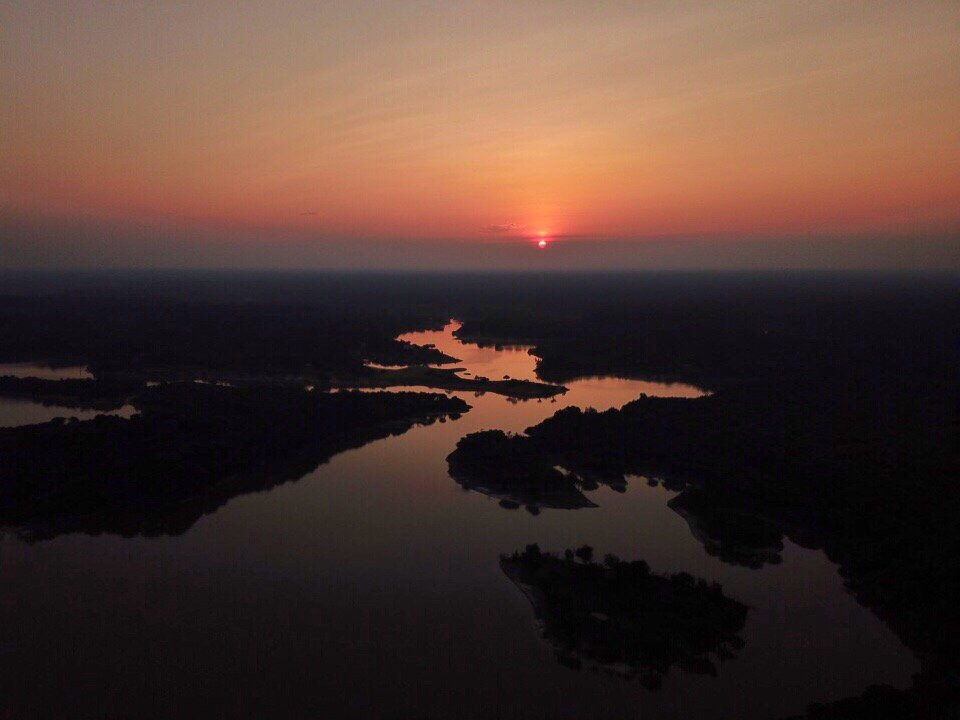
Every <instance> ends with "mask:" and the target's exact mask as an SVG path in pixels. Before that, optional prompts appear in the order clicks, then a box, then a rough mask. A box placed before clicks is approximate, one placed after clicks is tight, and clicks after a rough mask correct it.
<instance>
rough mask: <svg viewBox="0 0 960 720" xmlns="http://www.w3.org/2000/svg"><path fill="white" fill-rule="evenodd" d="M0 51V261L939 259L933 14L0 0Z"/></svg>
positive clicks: (454, 2) (944, 220)
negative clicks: (545, 241) (537, 245)
mask: <svg viewBox="0 0 960 720" xmlns="http://www.w3.org/2000/svg"><path fill="white" fill-rule="evenodd" d="M0 33H2V36H0V61H2V62H0V81H2V84H0V253H2V256H0V266H3V265H6V266H18V265H19V266H24V265H58V264H60V265H110V264H126V265H138V264H146V265H177V264H187V265H189V264H201V265H219V264H223V265H236V264H239V265H246V264H253V265H256V264H268V265H269V264H275V263H276V262H279V263H280V264H284V265H311V264H317V265H324V264H332V265H347V266H349V265H357V266H370V265H372V266H390V265H394V264H395V265H405V266H425V267H426V266H430V265H431V263H432V262H433V259H436V262H437V263H438V264H439V265H445V266H455V265H457V264H458V263H459V264H463V265H472V264H477V265H484V264H489V263H487V262H486V260H488V259H490V258H501V260H498V261H497V262H495V263H493V264H503V265H506V266H511V265H513V264H514V263H519V265H529V264H530V263H542V262H547V261H546V260H544V258H546V257H550V258H554V257H559V256H561V255H563V253H566V260H565V261H564V262H565V263H566V264H568V265H570V266H572V267H575V266H578V264H583V265H584V266H593V265H601V266H602V265H605V264H609V265H613V266H622V265H624V264H626V265H638V266H646V265H653V266H658V265H661V266H662V265H664V264H666V265H671V263H672V264H674V265H678V266H693V267H697V266H704V267H712V266H716V265H722V266H741V265H743V266H758V265H759V266H763V265H765V264H772V265H782V264H787V265H789V264H800V265H804V266H808V265H812V266H817V265H825V266H830V265H843V266H861V265H862V266H865V267H868V266H873V265H875V264H880V265H885V264H887V265H892V266H914V265H928V266H943V265H944V264H946V265H949V266H953V267H957V266H960V252H958V241H957V238H958V230H960V3H958V2H957V1H956V0H943V1H942V2H933V1H931V2H882V1H880V2H868V3H860V2H856V3H854V2H837V1H836V0H831V1H830V2H820V1H818V0H806V1H804V2H773V1H771V0H765V1H764V2H715V3H685V2H596V1H594V2H587V1H586V0H582V1H576V2H573V1H566V0H550V1H545V2H520V1H519V0H514V1H513V2H479V1H477V0H446V1H445V2H399V1H398V2H363V1H357V0H353V1H350V2H342V3H318V2H297V1H296V0H287V1H284V2H280V1H279V0H277V1H275V2H258V3H247V2H217V1H215V0H205V1H204V2H202V3H200V2H183V3H179V2H116V1H114V2H93V1H87V2H62V1H60V2H11V1H10V0H0ZM538 231H544V232H546V233H548V234H549V235H550V237H551V244H550V247H548V248H547V250H545V251H536V250H534V249H533V243H532V242H531V240H530V238H531V237H532V236H534V235H535V234H536V233H537V232H538ZM851 238H855V240H851ZM873 239H875V240H873ZM832 242H836V243H837V246H836V247H834V246H832V245H831V243H832ZM872 242H876V245H875V246H874V245H872V244H871V243H872ZM564 246H566V248H567V249H566V250H562V248H563V247H564ZM704 247H707V248H708V249H707V250H702V248H704ZM874 247H876V253H874V252H873V250H872V248H874ZM658 248H660V250H657V249H658ZM696 248H701V250H697V249H696ZM777 248H780V249H783V248H788V249H791V248H792V250H790V251H789V252H787V254H786V255H783V257H781V256H779V255H777V252H779V251H778V250H776V249H777ZM797 248H799V250H797ZM843 248H847V249H846V250H843ZM574 249H576V252H574ZM561 250H562V251H561ZM537 252H539V256H536V255H534V256H535V257H537V258H538V259H536V260H534V259H532V258H530V257H527V256H528V255H531V253H534V254H535V253H537ZM657 252H662V253H666V255H665V257H667V258H668V261H664V260H663V257H660V256H658V255H657ZM838 252H839V253H840V255H839V256H838V255H837V253H838ZM519 253H524V255H520V254H519ZM671 253H672V254H671ZM678 253H679V254H678ZM798 253H799V254H798ZM818 253H819V254H818ZM844 253H845V254H844ZM884 253H885V254H884ZM448 256H449V257H448ZM841 256H842V258H843V259H842V260H841V259H838V258H839V257H841ZM658 257H660V260H657V258H658ZM791 257H792V258H794V259H793V260H790V259H789V258H791ZM797 257H799V258H801V260H796V258H797ZM442 258H447V259H445V260H442V262H441V259H442ZM511 258H514V259H511ZM577 258H579V259H577ZM598 258H600V260H598ZM670 258H672V259H670ZM778 258H779V259H778ZM784 258H788V259H784ZM818 258H819V259H818ZM877 258H888V259H889V262H887V261H883V262H879V261H878V260H877ZM278 259H279V260H278Z"/></svg>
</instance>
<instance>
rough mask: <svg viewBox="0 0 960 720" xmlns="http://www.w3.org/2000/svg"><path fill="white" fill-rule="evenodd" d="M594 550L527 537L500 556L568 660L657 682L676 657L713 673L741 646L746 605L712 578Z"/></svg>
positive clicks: (693, 669) (545, 632)
mask: <svg viewBox="0 0 960 720" xmlns="http://www.w3.org/2000/svg"><path fill="white" fill-rule="evenodd" d="M592 552H593V551H592V548H590V547H588V546H584V547H582V548H579V549H578V550H576V551H574V550H572V549H571V550H567V551H566V552H565V554H564V557H560V556H557V555H552V554H550V553H544V552H542V551H541V550H540V548H539V547H538V546H537V545H528V546H527V547H526V549H525V550H524V551H523V552H522V553H520V552H515V553H513V555H511V556H503V557H501V559H500V566H501V568H503V571H504V572H505V573H506V574H507V576H508V577H509V578H510V579H511V580H513V581H514V582H515V583H516V584H517V586H518V587H519V588H520V589H521V590H522V591H523V593H524V594H525V595H526V596H527V598H528V599H529V600H530V602H531V604H532V605H533V608H534V613H535V614H536V617H537V619H538V620H539V621H540V623H541V625H542V631H543V635H544V637H545V638H547V639H548V640H549V641H550V642H551V643H552V644H553V645H554V647H555V648H556V650H557V653H558V658H559V659H560V661H561V662H563V663H564V664H565V665H570V666H573V667H579V666H580V664H581V663H588V664H591V665H595V666H598V667H601V668H603V669H606V670H609V671H610V672H615V673H620V674H625V675H630V676H638V677H639V678H640V681H641V682H643V683H644V685H646V686H647V687H650V688H656V687H658V686H659V684H660V682H661V678H662V677H663V676H664V675H666V674H667V673H668V672H669V671H670V668H671V667H672V666H674V665H676V666H677V667H679V668H680V669H682V670H684V671H686V672H693V673H703V674H711V675H712V674H716V666H715V664H714V660H727V659H730V658H733V657H734V655H735V653H734V651H735V650H738V649H740V648H741V647H743V640H742V639H741V638H740V636H739V633H740V632H741V630H742V629H743V625H744V622H745V621H746V618H747V607H746V606H745V605H742V604H741V603H739V602H737V601H736V600H732V599H730V598H728V597H726V596H725V595H724V594H723V590H722V588H721V587H720V586H719V585H717V584H716V583H714V584H712V585H708V584H707V583H706V582H705V581H703V580H696V579H694V578H693V577H692V576H690V575H688V574H686V573H677V574H674V575H670V576H666V575H657V574H654V573H651V572H650V569H649V567H648V566H647V564H646V563H645V562H643V561H642V560H637V561H633V562H624V561H621V560H620V559H619V558H617V557H614V556H607V558H606V559H605V561H604V563H603V564H600V563H595V562H592Z"/></svg>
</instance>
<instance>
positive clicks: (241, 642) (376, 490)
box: [0, 326, 919, 719]
mask: <svg viewBox="0 0 960 720" xmlns="http://www.w3.org/2000/svg"><path fill="white" fill-rule="evenodd" d="M451 330H452V326H450V327H448V328H447V329H446V331H445V332H443V333H415V334H413V335H410V336H406V337H407V338H408V339H411V340H414V341H415V342H434V343H436V344H437V345H438V346H439V347H440V348H441V349H442V350H445V351H447V352H449V353H450V354H452V355H454V356H456V357H459V358H462V359H463V360H464V362H463V363H462V365H463V367H465V368H466V369H467V371H469V372H473V373H476V374H479V375H484V376H487V377H490V378H492V379H493V378H499V377H502V376H503V375H510V376H512V377H518V378H532V377H533V367H534V366H533V359H532V358H531V357H530V356H529V355H528V354H527V353H526V352H525V351H524V350H522V349H507V350H500V351H498V350H494V349H481V348H478V347H476V346H464V345H461V344H460V343H459V342H457V341H456V340H455V339H454V338H453V336H452V335H451ZM569 387H570V388H571V390H570V392H569V393H567V394H566V395H565V396H562V397H561V398H559V399H558V400H557V402H555V403H552V402H549V401H543V402H537V401H529V402H520V403H513V402H510V401H508V400H507V399H505V398H503V397H500V396H497V395H491V394H487V395H484V396H482V397H474V396H473V395H466V394H465V395H463V397H464V399H465V400H467V402H469V403H470V404H471V405H473V409H472V410H471V411H470V412H469V413H466V414H465V415H464V416H463V417H462V418H460V419H459V420H457V421H448V422H446V423H438V424H434V425H431V426H426V427H417V428H414V429H412V430H410V431H409V432H407V433H406V434H404V435H402V436H400V437H393V438H388V439H386V440H380V441H377V442H373V443H371V444H369V445H367V446H365V447H363V448H361V449H359V450H353V451H349V452H346V453H343V454H341V455H339V456H337V457H335V458H334V459H333V460H332V461H331V462H330V463H329V464H327V465H324V466H322V467H320V468H318V469H317V470H316V471H314V472H312V473H310V474H309V475H307V476H306V477H304V478H302V479H301V480H300V481H299V482H296V483H290V484H287V485H284V486H281V487H278V488H276V489H274V490H272V491H270V492H265V493H259V494H254V495H247V496H243V497H239V498H235V499H234V500H232V501H231V502H229V503H228V504H227V505H226V506H225V507H222V508H221V509H220V510H219V511H218V512H216V513H214V514H212V515H208V516H206V517H204V518H203V519H201V520H200V521H199V522H198V523H197V524H196V525H195V526H193V527H192V528H191V529H190V530H189V531H188V532H186V533H184V534H183V535H181V536H178V537H162V538H156V539H145V538H131V539H124V538H120V537H117V536H100V537H88V536H80V535H70V536H64V537H60V538H58V539H55V540H52V541H47V542H41V543H37V544H32V545H31V544H25V543H22V542H21V541H19V540H18V539H16V538H14V537H11V536H9V535H7V536H3V537H2V539H0V617H2V622H0V698H2V699H0V717H35V716H40V715H46V716H51V717H53V716H56V717H67V718H69V717H138V718H143V717H224V716H236V715H246V716H250V717H358V718H360V717H363V718H371V717H374V718H379V717H388V718H453V717H456V718H564V717H569V718H620V717H624V718H625V717H629V718H637V717H641V718H651V719H655V718H686V719H691V718H711V719H713V718H775V717H778V716H782V715H786V714H790V713H795V712H799V711H801V710H802V709H803V708H804V707H805V705H806V704H807V703H809V702H813V701H823V700H830V699H836V698H840V697H844V696H850V695H854V694H858V693H860V692H861V691H863V690H864V689H865V688H866V687H867V686H868V685H870V684H873V683H878V682H887V683H890V684H893V685H895V686H897V687H905V686H906V685H907V684H908V683H909V678H910V675H911V674H912V673H914V672H916V671H917V670H918V669H919V665H918V663H917V662H916V660H915V659H914V658H913V657H912V655H911V654H910V653H909V651H907V649H906V648H905V647H904V646H903V645H902V644H901V643H900V642H899V641H898V639H897V638H896V637H895V636H894V635H893V633H892V632H891V631H890V630H889V629H888V628H887V627H886V626H885V625H884V624H883V623H882V622H881V621H880V620H878V619H877V618H876V617H875V616H874V615H873V614H871V613H870V612H868V611H867V610H865V609H864V608H862V607H861V606H860V605H858V604H857V603H856V601H855V600H854V599H853V598H852V597H851V596H850V595H849V594H848V593H847V592H846V591H845V589H844V587H843V582H842V579H841V578H840V577H839V575H838V574H837V571H836V567H835V566H834V565H833V564H832V563H830V562H829V561H828V560H827V559H826V557H825V556H824V554H823V553H822V552H820V551H812V550H805V549H802V548H800V547H797V546H795V545H792V544H790V543H789V542H787V543H786V547H785V549H784V552H783V563H782V564H781V565H774V566H770V565H765V566H764V568H763V569H761V570H752V569H748V568H743V567H735V566H731V565H727V564H724V563H722V562H720V561H719V560H718V559H716V558H713V557H711V556H709V555H708V554H707V553H706V552H705V551H704V550H703V548H702V546H701V545H700V543H699V542H698V541H697V540H696V539H695V538H694V536H693V535H692V534H691V532H690V529H689V528H688V526H687V524H686V522H685V521H684V520H683V518H681V517H680V516H679V515H678V514H676V513H674V512H673V511H672V510H670V509H669V508H668V507H667V501H668V500H669V499H670V497H672V495H673V494H672V493H671V492H669V491H667V490H665V489H663V488H662V487H650V486H648V485H647V484H646V482H645V480H643V479H640V478H636V479H633V480H632V481H631V482H630V485H629V488H628V490H627V492H626V493H624V494H619V493H616V492H614V491H613V490H611V489H609V488H606V487H601V489H599V490H597V491H595V492H592V493H590V494H589V497H590V498H591V499H592V500H593V501H594V502H595V503H596V504H597V505H598V506H599V507H596V508H590V509H581V510H575V511H568V510H549V509H547V510H543V511H542V512H541V514H540V515H538V516H534V515H531V514H529V513H527V512H526V511H524V510H522V509H521V510H506V509H504V508H502V507H500V506H499V505H498V503H497V502H496V501H495V500H493V499H490V498H488V497H485V496H483V495H480V494H478V493H475V492H468V491H465V490H463V489H461V488H460V487H459V486H458V485H457V484H456V483H455V482H454V481H453V480H452V479H451V478H450V477H449V476H448V474H447V465H446V462H445V458H446V456H447V455H448V454H449V453H450V452H451V451H452V450H453V448H454V446H455V445H456V442H457V440H459V439H460V438H461V437H462V436H463V435H465V434H467V433H469V432H473V431H476V430H479V429H486V428H500V429H506V430H514V431H522V430H523V429H524V428H526V427H528V426H530V425H533V424H535V423H537V422H539V421H540V420H542V419H544V418H545V417H548V416H549V415H551V414H553V413H554V412H555V411H556V410H558V409H560V408H561V407H564V406H565V405H579V406H593V407H596V408H598V409H604V408H607V407H616V406H620V405H623V404H624V403H626V402H629V401H630V400H632V399H634V398H635V397H637V396H638V395H639V394H640V393H643V392H646V393H647V394H650V395H654V394H657V395H683V396H695V395H697V394H698V392H699V391H698V390H697V389H696V388H692V387H689V386H683V385H663V384H658V383H646V382H638V381H626V380H614V379H604V380H584V381H580V382H576V383H572V384H570V385H569ZM7 412H8V410H7V409H6V406H0V425H5V424H14V423H13V422H11V421H10V418H9V417H5V416H4V413H7ZM57 414H64V413H57ZM65 414H77V413H70V412H66V413H65ZM533 542H536V543H539V545H540V547H541V548H543V549H545V550H562V549H564V548H566V547H571V546H578V545H582V544H590V545H592V546H593V547H594V548H595V549H596V552H597V553H598V555H599V556H600V557H602V556H603V554H605V553H615V554H617V555H619V556H620V557H622V558H624V559H627V560H632V559H637V558H642V559H644V560H646V561H647V562H648V563H649V564H650V566H651V568H652V569H653V570H654V571H656V572H677V571H681V570H682V571H686V572H689V573H691V574H693V575H694V576H698V577H704V578H706V579H708V580H716V581H718V582H720V583H722V584H723V589H724V592H725V594H727V595H728V596H730V597H732V598H735V599H737V600H739V601H741V602H743V603H745V604H747V605H749V606H750V610H749V614H748V619H747V625H746V628H745V630H744V632H743V638H744V640H745V642H746V645H745V647H744V649H743V650H742V651H741V652H740V653H739V654H738V657H737V658H736V659H734V660H730V661H728V662H726V663H724V664H723V665H721V666H720V672H719V675H718V677H715V678H714V677H710V676H703V675H689V674H685V673H683V672H682V671H679V670H677V669H674V670H673V671H671V673H670V674H669V675H668V676H667V677H666V678H665V681H664V683H663V686H662V688H660V689H659V690H657V691H649V690H644V689H643V688H642V687H641V686H640V685H639V683H637V682H636V681H635V680H633V681H631V680H627V679H623V678H620V677H616V676H610V675H607V674H605V673H600V672H593V671H590V670H586V669H585V670H582V671H575V670H571V669H568V668H566V667H564V666H562V665H560V664H559V663H558V662H557V660H556V659H555V657H554V654H553V651H552V649H551V647H550V646H549V645H548V644H547V643H546V642H545V641H544V640H543V639H541V638H540V636H539V634H538V631H537V628H536V626H535V624H534V619H533V612H532V608H531V606H530V604H529V603H528V601H527V600H526V598H525V597H524V596H523V595H522V594H521V593H520V592H519V591H518V590H517V589H516V587H515V586H514V585H513V583H512V582H511V581H510V580H509V579H508V578H507V577H506V576H505V575H504V574H503V572H502V571H501V569H500V567H499V564H498V556H499V555H500V554H501V553H509V552H513V551H514V550H516V549H522V548H523V546H524V545H526V544H527V543H533Z"/></svg>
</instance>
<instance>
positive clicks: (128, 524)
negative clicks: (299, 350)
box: [0, 383, 469, 539]
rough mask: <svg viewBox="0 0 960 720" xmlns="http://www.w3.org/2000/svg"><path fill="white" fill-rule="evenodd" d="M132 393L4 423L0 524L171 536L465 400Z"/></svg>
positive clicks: (246, 391) (168, 389)
mask: <svg viewBox="0 0 960 720" xmlns="http://www.w3.org/2000/svg"><path fill="white" fill-rule="evenodd" d="M132 402H133V403H134V405H135V406H136V408H137V410H139V413H138V414H136V415H134V416H132V417H131V418H129V419H124V418H120V417H114V416H109V415H99V416H97V417H96V418H95V419H93V420H88V421H83V422H80V421H76V420H71V421H63V420H58V421H52V422H49V423H44V424H40V425H28V426H23V427H16V428H0V458H2V459H3V462H2V463H0V525H3V526H6V527H7V528H8V529H12V530H14V531H15V532H17V533H18V534H20V535H21V536H23V537H26V538H30V539H42V538H47V537H51V536H53V535H57V534H60V533H63V532H87V533H100V532H114V533H120V534H123V535H138V534H144V535H155V534H177V533H180V532H183V531H185V530H186V529H187V528H189V527H190V526H191V525H193V523H194V522H196V520H197V519H199V518H200V517H201V516H202V515H204V514H206V513H209V512H212V511H213V510H215V509H216V508H218V507H220V506H221V505H223V504H224V503H225V502H226V501H227V500H229V499H230V498H232V497H234V496H236V495H239V494H243V493H248V492H255V491H259V490H266V489H269V488H271V487H274V486H276V485H278V484H280V483H283V482H287V481H290V480H296V479H298V478H300V477H302V476H303V475H305V474H306V473H308V472H310V471H311V470H313V469H314V468H316V467H317V466H318V465H320V464H321V463H324V462H326V461H327V460H329V458H330V457H332V456H333V455H335V454H336V453H339V452H342V451H343V450H347V449H349V448H354V447H359V446H361V445H363V444H365V443H367V442H370V441H371V440H375V439H378V438H382V437H387V436H388V435H391V434H398V433H402V432H404V431H406V430H407V429H409V428H410V427H411V426H413V425H414V424H416V423H428V422H432V421H434V420H435V419H437V418H438V417H443V416H447V415H456V414H458V413H461V412H464V411H466V410H468V409H469V406H468V405H467V404H466V403H464V402H463V401H462V400H459V399H458V398H451V397H447V396H445V395H440V394H432V393H360V392H341V393H322V392H315V391H305V390H296V389H289V388H278V387H273V386H263V387H259V388H243V389H238V388H228V387H221V386H217V385H206V384H198V383H178V384H169V385H167V384H165V385H160V386H155V387H150V388H145V389H143V390H142V391H141V392H140V393H139V394H137V395H136V396H135V397H134V398H133V399H132Z"/></svg>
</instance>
